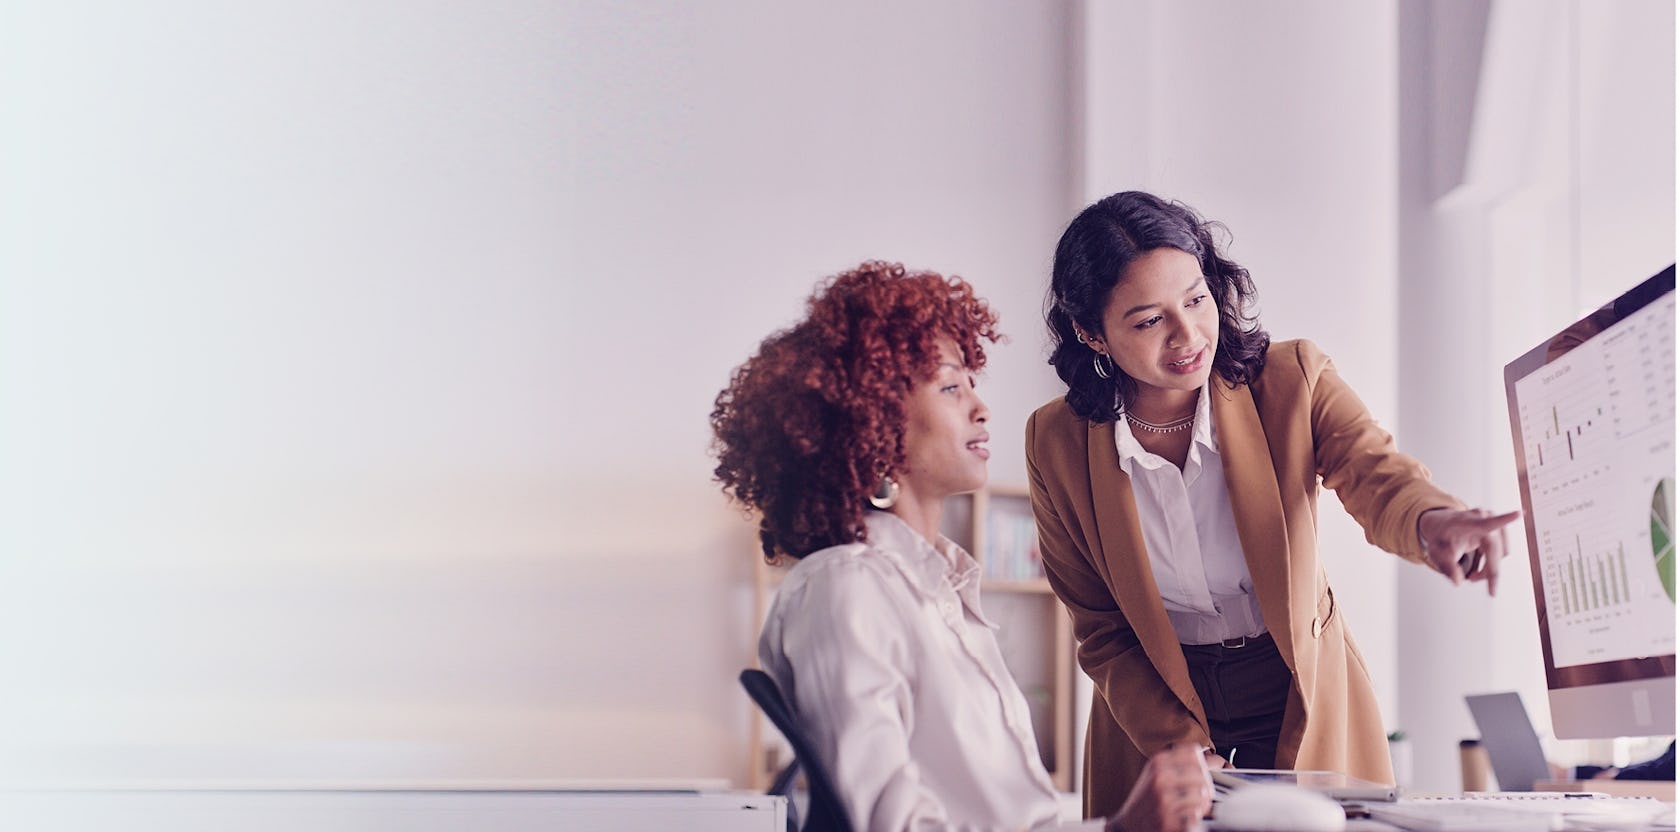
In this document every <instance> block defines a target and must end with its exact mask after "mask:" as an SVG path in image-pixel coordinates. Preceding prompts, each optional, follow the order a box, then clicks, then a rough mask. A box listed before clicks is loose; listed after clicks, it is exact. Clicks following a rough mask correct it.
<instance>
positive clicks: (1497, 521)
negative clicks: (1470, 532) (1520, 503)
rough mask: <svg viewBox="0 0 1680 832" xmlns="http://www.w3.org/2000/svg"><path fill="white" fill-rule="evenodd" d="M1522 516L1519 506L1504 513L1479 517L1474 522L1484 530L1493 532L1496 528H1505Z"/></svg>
mask: <svg viewBox="0 0 1680 832" xmlns="http://www.w3.org/2000/svg"><path fill="white" fill-rule="evenodd" d="M1521 516H1522V509H1520V508H1519V509H1516V510H1514V511H1507V512H1505V513H1504V514H1490V515H1488V516H1486V517H1478V518H1476V519H1475V520H1474V521H1473V522H1474V523H1475V524H1476V525H1477V526H1479V527H1481V529H1482V531H1484V532H1491V531H1493V530H1494V529H1499V528H1504V527H1505V526H1506V525H1508V524H1509V523H1510V522H1511V521H1512V520H1515V519H1517V518H1518V517H1521Z"/></svg>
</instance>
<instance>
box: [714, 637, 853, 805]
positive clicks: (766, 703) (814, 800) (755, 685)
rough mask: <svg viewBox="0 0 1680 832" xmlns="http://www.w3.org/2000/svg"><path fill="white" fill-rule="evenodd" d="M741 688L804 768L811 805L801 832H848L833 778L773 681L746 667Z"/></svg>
mask: <svg viewBox="0 0 1680 832" xmlns="http://www.w3.org/2000/svg"><path fill="white" fill-rule="evenodd" d="M741 687H744V688H746V689H747V695H748V696H751V697H752V699H753V701H754V702H757V703H758V707H759V709H760V710H762V711H764V715H765V716H767V717H770V721H771V722H773V723H775V725H776V730H778V731H781V732H782V736H784V737H787V741H788V744H790V745H792V746H793V756H794V759H795V760H796V761H797V762H798V764H799V765H800V766H801V767H803V768H804V769H805V785H806V786H807V787H808V788H809V789H810V793H811V803H810V805H809V807H807V808H806V810H805V825H804V832H852V819H851V817H850V816H849V815H847V814H846V805H845V804H844V803H841V802H840V793H839V792H837V791H835V790H834V779H833V778H832V777H830V776H829V774H828V767H827V766H825V765H823V761H822V759H821V758H820V757H818V756H817V754H816V747H815V746H813V745H812V744H811V739H810V737H808V736H806V735H805V731H804V729H802V728H800V727H799V722H798V720H796V719H794V716H793V709H792V708H790V707H788V704H787V700H786V699H783V698H782V691H781V689H780V688H777V687H776V680H774V679H771V678H770V674H768V673H765V672H764V671H762V670H753V669H751V668H749V669H747V670H743V671H741ZM778 779H780V778H778Z"/></svg>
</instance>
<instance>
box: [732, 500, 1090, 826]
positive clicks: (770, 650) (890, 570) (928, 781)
mask: <svg viewBox="0 0 1680 832" xmlns="http://www.w3.org/2000/svg"><path fill="white" fill-rule="evenodd" d="M865 523H866V525H867V528H868V540H867V542H862V543H852V544H847V545H843V546H834V547H831V548H828V549H823V550H822V551H819V552H813V553H812V554H810V555H808V556H806V557H805V558H803V559H801V560H800V561H799V563H797V564H796V565H795V566H794V567H793V568H792V569H791V570H790V571H789V572H788V575H787V577H786V579H785V580H783V582H782V585H781V588H780V589H778V590H777V592H776V598H775V601H774V602H773V603H772V604H771V607H770V614H769V617H768V618H767V619H766V620H765V623H764V631H763V634H762V635H761V636H760V637H759V642H758V654H759V660H760V662H761V663H762V664H763V665H764V669H765V671H766V672H767V673H769V674H770V676H771V677H772V678H774V679H775V680H776V684H777V685H778V686H780V687H781V689H782V693H783V695H785V696H786V697H787V698H788V700H789V701H790V702H791V703H792V704H793V707H794V710H795V711H796V712H797V713H798V718H799V721H800V723H801V724H802V725H803V726H804V728H805V730H806V732H807V733H809V734H810V736H811V739H812V742H813V744H814V745H815V746H816V748H817V753H819V754H820V755H822V757H823V762H824V763H826V764H827V765H828V768H829V771H830V772H831V773H832V775H833V776H834V778H835V780H836V783H835V787H836V789H837V790H838V791H839V793H840V797H841V799H842V800H843V801H844V802H845V804H846V808H847V810H848V811H849V812H850V813H851V816H852V822H853V823H854V824H856V825H857V826H858V828H860V829H869V830H892V832H898V830H909V829H974V830H980V829H1043V828H1053V827H1057V826H1058V817H1059V801H1058V798H1057V793H1056V789H1055V786H1054V785H1052V784H1051V782H1050V776H1049V774H1047V773H1046V772H1045V770H1044V765H1043V763H1042V762H1041V761H1040V760H1039V756H1038V744H1037V742H1036V741H1035V740H1034V738H1033V731H1032V722H1031V719H1030V716H1029V714H1028V711H1027V701H1026V698H1025V697H1023V696H1022V695H1021V690H1020V688H1018V687H1017V686H1016V685H1015V680H1014V678H1013V677H1011V676H1010V674H1009V670H1008V669H1007V668H1006V667H1004V663H1003V655H1002V654H1001V653H1000V652H999V651H998V644H997V639H996V637H995V636H993V634H992V630H993V628H994V626H993V625H992V624H991V623H990V622H989V621H987V620H986V619H985V618H984V617H983V616H982V615H981V613H980V569H979V566H978V564H976V563H975V561H974V559H973V558H972V557H970V556H969V554H968V553H967V552H964V551H963V550H962V548H961V547H959V546H957V545H956V544H954V543H952V542H951V541H949V540H947V539H945V538H943V537H941V538H940V540H939V548H938V549H936V548H935V547H934V546H933V545H932V544H930V543H928V541H927V540H926V539H924V538H923V537H922V536H921V535H919V534H917V533H916V532H915V531H914V530H912V529H911V528H910V527H909V526H908V525H905V523H904V522H903V521H901V520H899V519H898V518H897V517H896V516H894V515H892V514H888V513H886V512H877V511H870V512H868V513H867V516H866V518H865ZM942 550H943V551H942ZM1069 828H1079V829H1091V830H1097V829H1101V828H1102V821H1101V820H1096V821H1089V822H1087V823H1084V824H1079V825H1078V826H1075V827H1069Z"/></svg>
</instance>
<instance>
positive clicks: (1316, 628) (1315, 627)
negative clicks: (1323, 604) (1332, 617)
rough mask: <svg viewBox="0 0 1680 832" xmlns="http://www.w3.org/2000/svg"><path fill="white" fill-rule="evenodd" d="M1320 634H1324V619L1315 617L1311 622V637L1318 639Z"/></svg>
mask: <svg viewBox="0 0 1680 832" xmlns="http://www.w3.org/2000/svg"><path fill="white" fill-rule="evenodd" d="M1322 632H1324V619H1322V618H1319V617H1318V616H1316V615H1315V616H1313V620H1312V637H1313V638H1318V636H1319V634H1320V633H1322Z"/></svg>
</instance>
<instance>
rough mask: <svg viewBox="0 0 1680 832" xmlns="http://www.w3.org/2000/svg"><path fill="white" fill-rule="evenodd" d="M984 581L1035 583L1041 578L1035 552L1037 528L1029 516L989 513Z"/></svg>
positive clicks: (1041, 572) (984, 555) (1038, 558)
mask: <svg viewBox="0 0 1680 832" xmlns="http://www.w3.org/2000/svg"><path fill="white" fill-rule="evenodd" d="M981 564H982V568H983V572H982V574H983V575H984V577H986V578H988V579H991V580H998V581H1036V580H1040V579H1042V578H1043V577H1044V563H1043V561H1042V560H1041V559H1040V557H1039V552H1038V524H1037V523H1036V522H1034V520H1033V518H1032V516H1031V515H1023V514H1018V513H1012V512H999V511H993V512H990V513H988V514H987V516H986V551H985V552H983V553H982V556H981Z"/></svg>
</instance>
